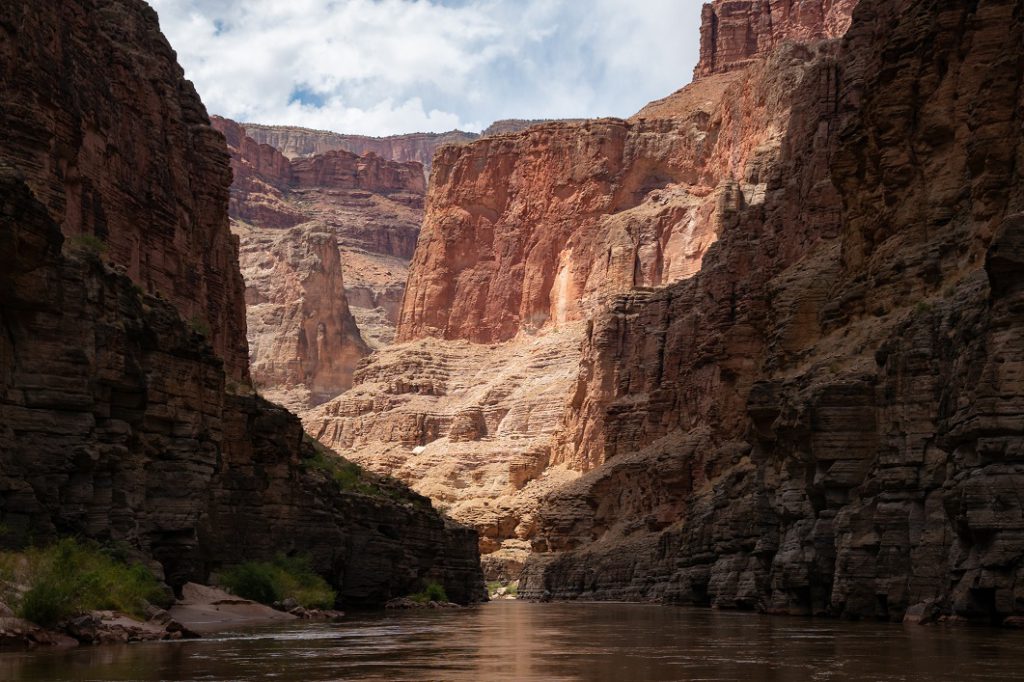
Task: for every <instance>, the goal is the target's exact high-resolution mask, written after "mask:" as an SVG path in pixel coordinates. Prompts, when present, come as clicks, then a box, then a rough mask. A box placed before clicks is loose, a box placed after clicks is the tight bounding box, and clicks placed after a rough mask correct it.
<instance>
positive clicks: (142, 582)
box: [0, 539, 169, 627]
mask: <svg viewBox="0 0 1024 682" xmlns="http://www.w3.org/2000/svg"><path fill="white" fill-rule="evenodd" d="M0 564H3V565H4V566H6V567H7V568H6V570H5V571H3V573H4V577H5V579H9V580H11V581H12V582H17V583H20V584H22V585H25V586H27V588H28V589H27V591H25V592H24V594H22V595H21V596H20V598H19V599H17V600H15V603H14V604H12V606H14V607H15V608H16V610H17V612H18V614H19V615H20V616H21V617H22V618H25V619H26V620H30V621H32V622H34V623H38V624H39V625H43V626H47V627H52V626H53V625H56V624H57V623H58V622H60V621H61V620H64V619H65V618H69V617H71V616H74V615H76V614H79V613H85V612H88V611H93V610H96V609H111V610H115V611H121V612H123V613H127V614H130V615H133V616H139V617H142V616H144V615H145V608H146V604H147V602H149V603H153V604H159V605H169V604H168V595H167V592H166V591H165V590H164V588H163V586H162V585H161V584H160V582H159V581H158V580H157V579H156V578H155V577H154V576H153V574H152V573H150V571H149V570H148V569H147V568H146V567H145V566H142V565H140V564H134V565H129V564H128V563H126V562H125V561H121V560H118V559H117V558H115V557H112V556H111V555H110V554H109V553H108V552H106V551H105V550H104V549H103V548H101V547H100V546H99V545H97V544H95V543H81V542H78V541H76V540H72V539H64V540H61V541H59V542H57V543H56V544H54V545H52V546H50V547H46V548H35V549H30V550H28V551H27V552H24V553H7V554H6V555H5V556H4V558H3V560H2V561H0Z"/></svg>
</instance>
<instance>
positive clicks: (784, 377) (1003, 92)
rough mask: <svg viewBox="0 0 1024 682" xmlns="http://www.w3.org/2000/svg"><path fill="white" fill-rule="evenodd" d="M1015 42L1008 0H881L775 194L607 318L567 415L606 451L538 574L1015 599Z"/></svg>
mask: <svg viewBox="0 0 1024 682" xmlns="http://www.w3.org/2000/svg"><path fill="white" fill-rule="evenodd" d="M738 4H739V3H716V6H718V5H730V6H731V5H738ZM751 4H754V3H751ZM757 4H761V5H763V3H757ZM719 9H721V7H719ZM706 14H707V12H706ZM1022 39H1024V27H1022V15H1021V5H1020V3H1019V2H1014V1H1012V0H982V1H981V2H978V3H971V4H965V5H952V4H949V3H943V2H938V1H935V0H861V2H860V3H859V6H858V7H857V9H856V11H855V12H854V15H853V21H852V24H851V27H850V30H849V31H848V33H847V34H846V36H845V39H844V40H843V42H842V46H841V48H840V49H839V51H838V56H837V57H836V58H826V59H825V60H823V61H822V62H821V64H820V68H818V69H817V71H816V75H815V76H814V77H813V78H810V79H807V80H805V81H804V82H803V83H802V84H800V87H798V88H796V89H795V90H794V91H793V97H794V100H795V101H798V102H802V103H803V106H802V113H801V114H800V115H799V116H794V117H793V119H792V123H791V126H790V130H789V131H788V133H787V135H786V137H785V139H784V140H783V142H782V150H783V153H782V155H781V157H780V159H779V162H778V163H777V164H775V165H774V167H773V168H770V169H768V170H769V173H768V174H767V176H766V179H767V187H766V191H765V201H764V202H763V203H762V204H760V205H755V206H751V205H747V206H740V207H738V210H736V211H735V212H734V213H733V214H732V215H731V216H730V219H729V221H728V223H727V227H726V229H724V230H723V231H722V232H720V234H719V241H718V243H717V244H716V245H715V246H714V247H713V248H712V249H711V250H710V251H709V253H708V254H707V257H706V258H705V261H704V267H703V269H702V271H701V272H700V274H699V275H697V276H696V277H694V278H693V279H691V280H689V281H686V282H682V283H678V284H674V285H671V286H669V287H667V288H665V289H664V290H661V291H658V292H651V293H635V294H631V295H628V296H624V297H621V298H619V299H617V300H616V301H615V302H614V303H613V304H612V305H611V306H610V307H609V308H608V309H607V310H606V311H604V312H602V313H601V314H599V315H598V316H597V317H596V319H595V320H594V325H593V331H592V332H591V333H590V334H589V335H588V337H587V341H586V344H585V346H584V358H585V359H584V366H585V367H588V368H589V369H588V373H587V374H586V375H585V376H582V377H581V382H580V385H579V388H578V394H579V395H581V396H583V398H582V401H581V405H582V408H581V409H580V410H579V412H577V413H575V414H574V415H573V418H572V419H570V420H568V421H567V424H566V426H567V433H568V437H569V439H570V440H572V441H573V442H574V443H576V444H577V446H576V448H575V452H577V453H578V454H577V456H579V457H581V458H583V459H588V460H591V461H601V460H603V461H604V462H605V463H604V464H603V465H602V466H600V467H598V468H597V469H595V470H593V471H591V472H590V473H588V474H586V475H585V476H584V477H582V478H581V479H579V480H578V481H576V482H574V483H573V484H571V485H570V486H568V487H566V488H564V489H563V490H560V491H559V492H557V493H556V494H555V495H553V496H551V497H550V498H548V499H547V500H546V501H545V502H544V503H543V504H542V506H541V509H540V510H539V512H538V513H537V519H538V526H539V530H538V532H537V534H536V536H535V538H536V539H535V543H534V548H535V550H538V551H539V552H540V554H536V555H534V558H533V559H532V560H531V563H530V566H529V567H528V569H527V572H526V575H525V580H524V583H523V584H521V586H520V593H521V594H526V595H528V596H534V597H539V596H545V595H546V596H553V597H556V598H577V597H587V598H599V599H607V598H638V599H660V600H667V601H673V602H685V603H696V604H713V605H716V606H719V607H738V608H756V609H761V610H767V611H772V612H781V613H814V614H832V615H840V616H846V617H875V618H883V619H900V618H902V617H903V616H904V614H905V613H908V612H911V613H913V614H915V615H914V617H915V618H919V617H921V616H922V615H925V616H929V615H930V616H931V617H934V616H936V615H940V614H947V615H953V616H955V617H967V618H977V619H981V620H986V621H991V622H997V623H998V622H1000V621H1001V620H1003V619H1004V618H1006V617H1008V616H1016V615H1020V613H1021V611H1022V606H1021V604H1022V603H1024V602H1022V600H1021V598H1020V585H1021V584H1022V583H1021V570H1022V556H1024V545H1022V544H1021V542H1020V538H1021V537H1022V531H1024V522H1022V519H1024V512H1022V510H1021V506H1020V504H1019V500H1018V497H1019V495H1018V494H1017V491H1019V490H1020V489H1021V485H1022V483H1024V481H1021V480H1020V468H1021V465H1022V464H1024V461H1022V460H1021V457H1022V453H1024V451H1022V449H1021V444H1022V442H1024V417H1022V415H1024V409H1022V397H1021V396H1022V390H1021V385H1020V381H1019V378H1020V376H1021V373H1022V368H1024V347H1022V346H1021V342H1020V339H1021V338H1024V336H1022V333H1021V332H1022V326H1024V317H1022V316H1021V308H1020V294H1021V281H1022V279H1021V273H1022V272H1024V269H1022V265H1024V261H1022V260H1021V243H1022V239H1024V219H1022V214H1021V211H1022V209H1024V184H1022V182H1021V180H1022V179H1021V177H1020V169H1021V168H1024V165H1022V161H1024V156H1022V154H1024V145H1022V143H1021V141H1022V135H1021V130H1022V128H1021V125H1022V111H1024V107H1022V104H1024V100H1022V96H1021V93H1022V91H1024V90H1022V88H1021V82H1022V70H1021V65H1020V60H1019V58H1018V55H1017V54H1016V52H1013V51H1011V52H1007V50H1006V46H1007V45H1020V44H1022ZM977 102H984V103H985V106H984V107H978V106H975V105H974V104H972V103H977ZM832 194H835V196H836V198H835V199H829V198H828V197H829V195H832Z"/></svg>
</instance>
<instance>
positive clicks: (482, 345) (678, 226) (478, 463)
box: [305, 2, 852, 574]
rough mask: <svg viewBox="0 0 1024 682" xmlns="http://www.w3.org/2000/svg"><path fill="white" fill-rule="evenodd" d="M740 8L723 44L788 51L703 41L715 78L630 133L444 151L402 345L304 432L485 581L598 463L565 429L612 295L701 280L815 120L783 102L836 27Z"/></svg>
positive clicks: (593, 132) (529, 137) (594, 131)
mask: <svg viewBox="0 0 1024 682" xmlns="http://www.w3.org/2000/svg"><path fill="white" fill-rule="evenodd" d="M747 4H749V3H725V4H724V6H723V8H721V9H722V13H723V16H722V17H720V18H718V19H716V21H715V26H716V27H717V30H719V31H722V32H723V34H722V36H725V35H733V34H736V33H737V32H738V30H739V27H742V28H743V29H744V30H746V31H748V32H754V33H755V34H756V33H757V31H763V32H769V33H770V32H771V31H782V30H785V31H788V32H790V33H792V36H793V37H792V39H788V40H781V39H780V40H778V41H775V42H773V41H772V40H768V39H764V40H760V41H758V40H753V39H751V40H749V41H746V42H744V43H743V45H742V47H743V49H742V50H739V49H726V48H725V47H723V46H724V45H726V44H727V43H728V41H727V39H726V38H725V37H722V36H719V35H718V34H715V35H712V36H711V37H710V38H709V39H708V40H706V41H705V42H706V49H707V50H713V49H717V50H718V53H717V54H718V56H717V57H715V60H716V63H717V64H718V67H716V68H714V69H704V68H703V67H699V68H698V75H701V76H702V77H700V78H698V79H697V80H696V81H695V82H694V83H692V84H691V85H689V86H687V87H686V88H684V89H683V90H681V91H679V92H678V93H675V94H674V95H672V96H670V97H668V98H666V99H664V100H661V101H658V102H654V103H652V104H651V105H649V106H648V107H646V108H645V109H644V110H643V111H641V112H640V113H638V114H637V115H636V116H634V117H633V118H631V119H630V120H628V121H624V120H618V119H600V120H593V121H584V122H551V123H545V124H541V125H535V126H533V127H531V128H529V129H527V130H526V131H523V132H519V133H515V134H506V135H495V136H491V137H487V138H483V139H481V140H478V141H476V142H474V143H472V144H468V145H462V146H447V147H443V148H441V149H440V150H439V151H438V153H437V156H436V157H435V161H434V168H433V174H432V176H431V185H430V188H429V192H428V197H427V208H426V216H425V219H424V224H423V230H422V231H421V234H420V238H419V243H418V245H417V249H416V253H415V256H414V258H413V263H412V268H411V271H410V276H409V282H408V286H407V291H406V295H405V299H404V303H403V309H402V315H401V319H400V321H399V330H398V340H399V342H400V343H399V344H398V345H396V346H393V347H391V348H388V349H386V350H384V351H382V352H380V353H378V354H377V355H375V356H374V357H373V358H372V359H371V361H370V363H369V364H368V365H366V366H365V367H363V368H361V369H360V370H358V371H357V373H356V376H355V386H354V387H353V389H352V390H350V391H349V392H348V393H346V394H344V395H342V396H340V397H339V398H337V399H336V400H334V401H331V402H330V403H327V404H326V405H324V406H322V407H320V408H318V409H317V410H315V411H313V412H312V413H310V414H309V415H307V416H306V417H305V423H306V425H307V428H308V429H309V430H310V432H311V433H313V434H314V435H316V436H317V437H318V438H319V439H320V440H321V441H322V442H324V443H325V444H328V445H330V446H331V447H335V448H337V449H339V451H342V452H345V453H346V454H347V455H349V456H351V457H353V458H356V459H358V461H360V462H362V463H364V464H366V465H367V466H368V467H371V468H373V469H375V470H378V471H382V472H389V473H392V474H394V475H397V476H399V477H400V478H402V479H403V480H407V481H409V482H410V483H411V484H413V485H414V487H415V488H416V489H417V490H419V491H420V492H423V493H424V494H428V495H430V496H431V497H432V498H434V499H435V500H440V501H442V502H443V503H446V504H448V505H449V513H450V514H451V515H452V516H453V517H454V518H456V519H459V520H461V521H463V522H466V523H470V524H472V525H474V526H476V527H477V529H478V530H479V531H480V533H481V550H482V551H484V552H485V553H486V556H485V557H484V558H485V562H486V564H487V566H488V570H490V571H491V572H492V574H497V573H501V572H504V573H506V574H508V573H509V572H514V571H515V570H516V569H517V568H518V566H519V565H520V564H521V562H522V561H523V560H525V557H526V555H527V554H528V552H529V549H530V547H531V543H533V542H535V541H536V539H537V532H538V528H539V527H538V525H537V523H538V520H539V517H538V515H537V504H538V501H539V500H540V499H542V498H543V497H545V496H547V495H549V494H550V493H552V492H554V491H556V490H558V489H559V488H561V487H563V486H565V485H567V484H568V483H569V482H570V481H572V480H573V479H576V478H578V477H579V476H580V475H582V474H583V472H586V471H588V470H590V469H592V468H594V467H596V466H600V465H601V464H602V463H603V462H604V456H603V454H602V453H601V452H600V451H598V450H597V449H595V448H592V447H590V445H589V441H590V438H591V436H590V435H587V436H586V438H582V439H581V438H579V437H578V433H580V432H579V430H578V429H576V428H575V424H576V420H577V419H578V415H579V414H580V411H581V410H583V409H585V408H586V405H585V402H586V401H588V400H589V399H590V398H589V396H588V394H587V392H586V388H587V377H589V376H590V375H591V374H592V373H593V372H594V371H595V368H594V366H593V365H592V363H591V361H590V360H589V359H588V358H587V357H586V356H585V355H584V352H585V351H586V349H587V339H588V338H589V336H590V334H592V333H593V330H592V321H593V320H594V319H595V315H597V313H598V311H600V310H603V309H605V308H606V307H607V306H608V304H609V301H610V300H612V299H613V298H614V297H615V296H616V295H619V294H621V293H623V292H627V291H634V290H650V289H652V288H660V287H664V286H666V285H669V284H671V283H673V282H678V281H681V280H685V279H687V278H690V277H692V276H693V275H694V274H695V273H697V272H698V271H700V269H701V267H702V261H703V258H704V255H705V254H706V253H707V251H708V249H709V248H710V247H711V245H712V244H713V243H714V242H715V240H716V239H717V238H718V235H719V234H720V233H721V232H722V231H723V230H725V229H727V228H728V227H729V225H730V224H731V223H732V221H733V220H734V218H735V216H736V215H737V213H738V212H740V211H741V210H742V209H743V208H744V207H747V206H758V205H761V204H763V203H764V202H765V192H766V189H767V187H768V182H769V180H771V179H772V178H773V174H774V173H776V172H778V163H779V159H780V158H781V157H782V155H783V154H784V153H785V151H786V150H784V148H783V145H784V142H785V141H786V139H787V131H788V129H789V128H790V127H791V126H792V125H794V123H793V119H794V117H800V116H805V115H806V113H805V112H804V109H806V108H807V107H808V106H809V105H808V104H807V103H806V102H803V101H800V100H799V99H796V98H795V97H794V93H795V92H798V91H800V89H801V87H804V88H806V87H810V86H809V85H808V84H809V83H815V84H819V83H820V84H821V85H822V86H824V85H825V84H827V69H826V63H827V62H828V60H829V50H830V43H829V42H828V39H830V38H833V37H834V36H835V35H837V34H839V33H841V32H842V30H843V29H844V26H843V24H842V21H838V20H837V21H834V22H832V23H831V24H829V26H825V25H824V24H823V23H822V21H821V18H822V13H821V12H819V13H817V14H814V13H806V12H805V13H797V12H795V11H794V12H791V13H788V14H786V15H785V17H782V16H776V17H775V21H773V22H770V21H762V22H760V23H752V22H751V21H750V17H749V16H747V15H744V14H742V13H740V12H737V11H736V7H737V5H742V6H746V5H747ZM805 4H811V3H805ZM830 6H831V5H830ZM716 7H718V5H716ZM843 8H845V12H846V17H847V21H848V18H849V11H850V9H851V8H852V2H847V3H845V4H843V3H837V5H836V6H835V7H834V8H833V9H832V10H830V14H829V16H836V15H838V14H839V13H841V12H842V11H844V10H843ZM726 14H728V16H726ZM706 18H707V13H706ZM755 37H756V35H755ZM776 42H777V43H778V46H776ZM705 59H711V56H710V52H709V53H707V54H705ZM702 63H704V62H702ZM705 70H706V71H708V73H706V74H704V71H705ZM813 104H815V103H812V105H811V106H813ZM814 191H816V192H819V193H821V194H822V196H821V197H819V199H820V200H819V202H818V203H819V204H821V205H822V209H821V212H822V215H816V216H811V217H812V218H813V219H814V220H816V221H817V223H811V225H810V226H809V227H813V225H814V224H822V223H828V222H829V218H830V216H831V217H834V215H835V214H836V213H837V212H838V201H837V198H836V194H835V192H834V190H833V189H832V188H831V185H830V183H828V182H827V181H825V182H823V183H817V184H816V185H815V190H814ZM616 409H619V410H622V411H623V412H629V407H628V406H617V408H616Z"/></svg>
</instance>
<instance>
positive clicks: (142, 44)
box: [0, 1, 247, 380]
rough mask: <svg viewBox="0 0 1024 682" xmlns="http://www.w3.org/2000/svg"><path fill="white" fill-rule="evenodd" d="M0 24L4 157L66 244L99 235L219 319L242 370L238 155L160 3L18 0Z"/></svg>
mask: <svg viewBox="0 0 1024 682" xmlns="http://www.w3.org/2000/svg"><path fill="white" fill-rule="evenodd" d="M0 30H2V31H3V34H4V39H3V41H2V43H0V62H2V63H3V64H4V72H3V75H2V77H0V86H2V88H3V100H2V101H0V127H2V128H3V130H4V134H3V135H2V136H0V155H2V156H3V157H5V158H7V159H10V160H11V162H12V163H14V164H15V165H16V167H17V168H18V170H19V172H21V173H22V174H24V176H25V180H26V182H28V184H29V186H30V187H31V188H32V191H33V192H34V193H35V194H36V196H38V197H39V199H40V200H41V201H42V202H43V203H44V204H45V205H46V206H47V208H48V209H49V210H50V211H51V212H52V213H53V216H54V219H55V220H56V221H57V223H58V224H59V225H60V227H61V230H62V231H63V233H64V235H65V236H67V237H68V238H69V240H68V242H67V244H68V245H69V247H74V246H76V245H78V244H80V243H82V242H83V241H86V242H87V243H88V242H89V240H91V239H98V240H100V241H102V243H103V248H104V249H105V253H104V258H106V259H107V260H108V261H109V262H111V263H115V264H117V265H120V266H122V267H124V268H125V269H126V271H127V272H128V274H129V276H131V278H132V279H133V280H134V281H135V282H137V283H138V284H139V285H140V286H141V287H143V288H144V289H145V290H146V291H147V292H148V293H151V294H157V295H159V296H160V297H162V298H164V299H165V300H167V301H170V302H171V303H172V304H173V305H174V307H175V308H177V310H178V311H179V312H180V313H181V315H182V317H183V318H184V319H186V320H189V321H192V322H193V324H195V325H196V326H197V327H199V328H203V329H207V330H209V332H210V334H211V335H212V336H211V341H212V343H213V346H214V348H215V349H216V351H217V353H218V354H219V355H220V356H221V358H223V359H224V362H225V365H226V367H227V369H228V372H229V374H230V375H231V376H232V377H233V378H234V379H236V380H243V379H245V378H246V371H247V349H246V338H245V318H244V317H243V315H244V309H243V295H244V287H243V284H242V279H241V277H240V276H239V274H238V272H237V268H236V267H235V263H236V262H237V246H236V244H235V241H234V240H233V239H232V237H231V234H230V233H229V231H228V224H227V217H226V216H225V215H224V213H223V210H222V207H223V204H224V201H225V198H226V186H227V184H228V182H229V177H230V176H229V170H228V158H227V155H226V154H225V153H224V151H223V143H222V142H221V140H220V137H219V136H218V135H217V133H216V132H214V131H213V130H212V129H211V128H210V126H209V119H208V118H207V116H206V111H205V109H204V108H203V105H202V103H201V102H200V101H199V97H198V96H197V95H196V93H195V90H194V89H193V88H192V85H191V83H189V82H188V81H186V80H184V78H183V77H182V71H181V68H180V67H179V66H178V65H177V63H176V62H175V60H174V53H173V51H172V50H171V48H170V46H169V45H168V44H167V41H166V40H165V39H164V37H163V36H162V35H161V33H160V31H159V28H158V26H157V22H156V14H155V13H154V12H153V11H152V10H151V9H150V8H148V7H145V6H142V5H141V3H140V4H138V5H130V6H126V5H124V4H121V3H116V2H93V3H70V4H68V3H63V4H60V3H58V4H54V3H50V4H47V5H38V4H37V3H28V2H18V1H15V2H7V3H4V6H3V9H2V11H0ZM85 35H88V36H89V39H88V40H85V39H82V38H81V37H82V36H85ZM98 73H103V74H105V75H106V77H105V78H103V79H100V80H98V79H96V78H95V74H98ZM127 100H133V101H136V102H140V103H143V104H142V106H140V107H139V111H138V115H135V116H124V115H122V112H121V109H120V107H121V106H123V104H122V103H123V102H125V101H127Z"/></svg>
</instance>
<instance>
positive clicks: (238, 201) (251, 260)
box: [213, 117, 425, 410]
mask: <svg viewBox="0 0 1024 682" xmlns="http://www.w3.org/2000/svg"><path fill="white" fill-rule="evenodd" d="M213 124H214V126H215V127H216V128H217V129H219V130H221V131H222V132H223V133H224V137H225V140H226V141H227V143H228V151H229V152H230V154H231V165H232V169H233V170H234V182H233V184H232V187H231V204H230V214H231V217H232V219H233V220H234V222H233V231H234V232H235V234H236V235H237V236H238V237H239V239H240V240H241V248H240V258H239V260H240V265H241V268H242V273H243V275H244V276H245V281H246V302H247V313H248V315H247V317H248V328H249V343H250V349H251V354H250V357H251V360H252V373H253V380H254V381H255V382H256V384H257V385H258V386H259V387H260V390H261V391H262V392H263V393H264V395H266V396H267V397H268V398H270V399H272V400H274V401H276V402H278V403H280V404H282V405H285V406H287V407H290V408H292V409H296V410H304V409H307V408H309V407H310V406H312V405H316V404H319V403H321V402H323V401H325V400H327V399H330V398H332V397H334V396H336V395H338V394H339V393H341V392H342V391H344V390H345V389H347V388H348V387H349V386H350V385H351V381H352V370H353V369H354V367H355V365H356V363H357V362H358V361H359V360H360V358H362V357H363V356H365V355H366V354H367V353H368V352H369V346H368V345H367V343H366V341H365V340H364V338H363V334H361V333H360V329H365V331H366V338H367V339H369V341H370V343H371V344H373V345H374V346H379V345H381V344H382V343H385V342H390V340H391V339H392V338H393V336H394V327H395V324H396V323H397V319H398V311H397V303H396V301H398V302H400V301H401V298H402V293H403V292H404V278H405V273H406V269H407V264H408V259H409V258H410V257H411V255H412V250H413V248H414V246H415V242H416V235H417V234H418V231H419V217H420V215H421V214H422V201H423V200H422V197H423V193H424V191H425V187H424V184H425V183H424V180H423V174H422V171H421V168H420V166H419V164H417V163H412V162H410V163H393V162H390V161H386V160H384V159H381V158H380V157H378V156H375V155H372V154H368V155H366V156H362V157H359V156H356V155H355V154H351V153H348V152H344V151H330V152H326V153H324V154H321V155H317V156H313V157H309V158H301V159H295V160H289V159H288V158H286V157H285V156H284V155H283V154H281V152H279V151H278V150H277V149H274V148H273V147H271V146H269V145H266V144H260V143H257V142H256V141H254V140H253V139H252V138H251V137H249V136H248V135H247V132H246V129H245V128H243V127H242V126H240V125H238V124H237V123H235V122H234V121H230V120H228V119H223V118H218V117H214V119H213ZM339 249H340V251H339ZM343 265H344V277H345V279H346V280H347V281H346V282H344V283H343V281H342V270H343ZM350 293H351V294H354V296H355V298H354V300H350V298H349V296H347V294H350ZM350 304H351V307H350ZM353 310H358V313H357V314H358V315H359V317H358V323H357V319H356V318H354V317H353ZM360 323H361V324H360Z"/></svg>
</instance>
